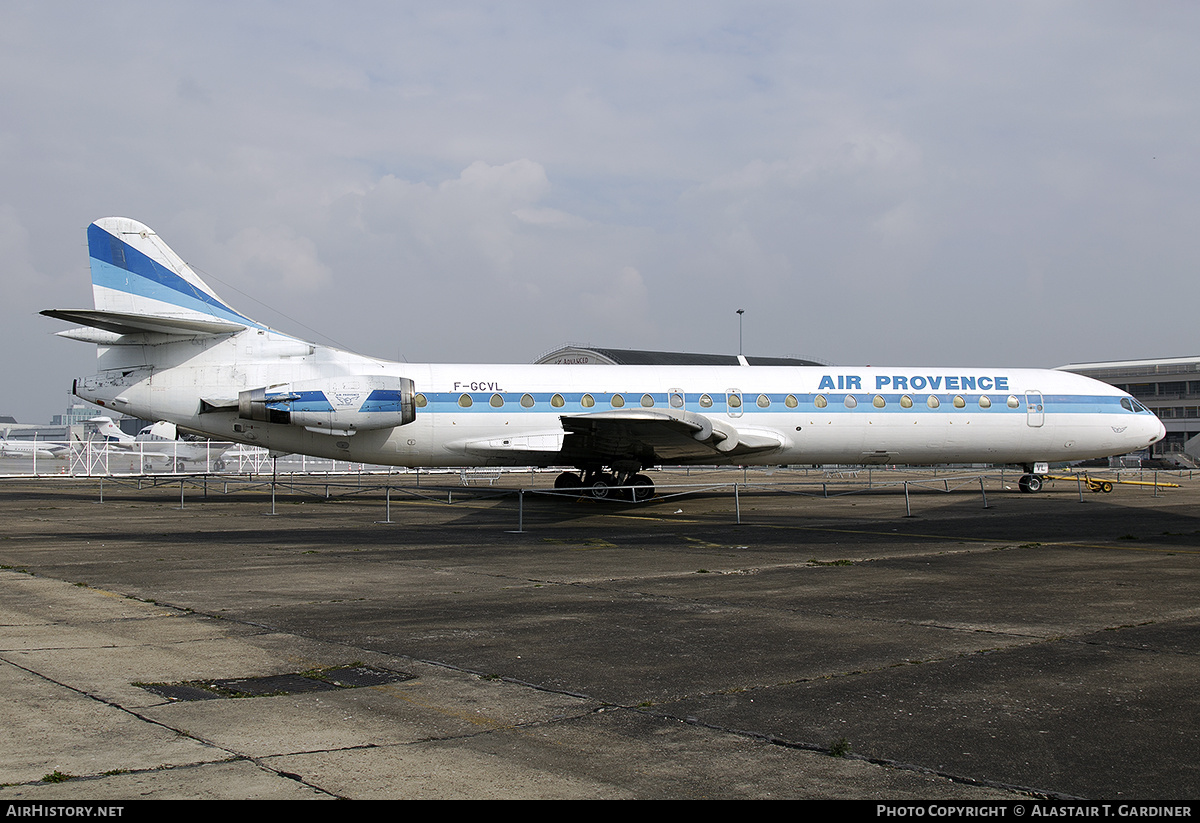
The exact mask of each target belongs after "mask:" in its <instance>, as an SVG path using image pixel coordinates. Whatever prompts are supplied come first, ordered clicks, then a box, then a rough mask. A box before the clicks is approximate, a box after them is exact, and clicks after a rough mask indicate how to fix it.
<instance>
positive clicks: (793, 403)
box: [783, 394, 800, 409]
mask: <svg viewBox="0 0 1200 823" xmlns="http://www.w3.org/2000/svg"><path fill="white" fill-rule="evenodd" d="M783 405H785V406H787V407H788V408H789V409H794V408H796V407H797V406H799V405H800V403H799V402H798V401H797V400H796V395H794V394H789V395H788V396H787V397H785V398H783Z"/></svg>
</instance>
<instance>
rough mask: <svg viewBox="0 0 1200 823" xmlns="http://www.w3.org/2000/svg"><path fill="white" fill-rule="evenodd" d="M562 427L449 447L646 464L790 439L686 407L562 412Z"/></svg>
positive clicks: (544, 459)
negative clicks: (587, 412) (586, 412)
mask: <svg viewBox="0 0 1200 823" xmlns="http://www.w3.org/2000/svg"><path fill="white" fill-rule="evenodd" d="M559 420H560V421H561V424H562V429H561V430H560V431H547V432H542V433H539V434H523V435H518V436H515V437H495V438H485V439H479V440H465V441H458V442H455V443H449V444H447V448H448V449H450V450H452V451H456V452H463V453H466V454H470V455H473V456H475V457H479V458H483V459H486V460H488V461H489V462H490V463H494V464H496V465H504V464H512V465H530V464H531V463H543V464H545V465H548V466H566V465H573V466H585V465H596V464H600V465H611V464H612V463H613V462H619V461H625V460H634V461H638V462H640V463H641V464H642V465H644V466H657V465H663V464H678V463H704V462H706V461H712V462H718V461H719V462H726V461H728V460H729V459H730V458H736V457H738V456H740V455H744V454H757V453H760V452H764V451H771V450H773V449H778V448H782V447H783V446H784V445H786V444H785V443H784V442H783V440H782V439H781V438H780V436H779V435H778V434H775V433H774V432H769V431H761V432H760V431H755V430H751V429H745V428H743V429H739V428H735V427H734V426H733V425H731V424H729V423H727V422H725V421H723V420H717V419H714V418H711V417H707V416H705V415H703V414H697V413H695V412H688V411H683V410H682V409H643V408H635V409H614V410H612V411H602V412H594V413H592V414H577V415H563V416H562V417H560V418H559Z"/></svg>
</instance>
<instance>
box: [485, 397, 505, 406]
mask: <svg viewBox="0 0 1200 823" xmlns="http://www.w3.org/2000/svg"><path fill="white" fill-rule="evenodd" d="M488 402H489V403H491V404H492V408H493V409H498V408H500V407H501V406H503V405H504V398H503V397H501V396H500V395H498V394H493V395H492V399H491V400H489V401H488Z"/></svg>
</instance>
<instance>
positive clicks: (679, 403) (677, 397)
mask: <svg viewBox="0 0 1200 823" xmlns="http://www.w3.org/2000/svg"><path fill="white" fill-rule="evenodd" d="M671 408H673V409H682V408H683V395H682V394H672V395H671Z"/></svg>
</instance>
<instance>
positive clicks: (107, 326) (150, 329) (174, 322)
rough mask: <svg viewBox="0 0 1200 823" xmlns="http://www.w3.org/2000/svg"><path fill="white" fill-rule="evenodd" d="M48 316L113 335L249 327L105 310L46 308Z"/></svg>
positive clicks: (192, 333) (209, 332)
mask: <svg viewBox="0 0 1200 823" xmlns="http://www.w3.org/2000/svg"><path fill="white" fill-rule="evenodd" d="M42 314H43V315H45V316H46V317H57V318H58V319H59V320H66V321H68V322H70V323H79V324H81V325H84V326H89V327H91V328H93V329H101V330H103V331H109V332H113V333H114V334H169V335H174V336H177V337H211V336H214V335H219V334H232V333H233V332H239V331H242V330H243V329H245V328H246V327H245V326H243V325H241V324H240V323H230V322H227V321H224V320H216V319H213V320H200V319H194V318H187V319H184V318H179V317H160V316H154V315H148V314H128V313H126V312H115V311H104V310H102V309H47V310H46V311H44V312H42Z"/></svg>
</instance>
